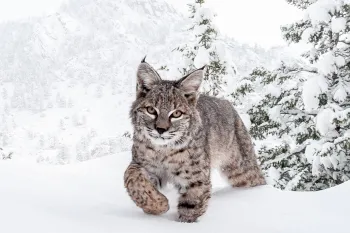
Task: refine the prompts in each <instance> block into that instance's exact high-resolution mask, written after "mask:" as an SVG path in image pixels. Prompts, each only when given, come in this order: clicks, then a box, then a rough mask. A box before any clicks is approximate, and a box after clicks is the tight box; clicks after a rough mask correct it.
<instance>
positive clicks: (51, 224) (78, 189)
mask: <svg viewBox="0 0 350 233" xmlns="http://www.w3.org/2000/svg"><path fill="white" fill-rule="evenodd" d="M129 161H130V153H128V152H124V153H120V154H115V155H113V156H105V157H103V158H98V159H94V160H90V161H87V162H84V163H74V164H69V165H65V166H52V165H45V164H38V163H35V162H31V160H28V159H22V160H7V161H2V162H1V163H0V193H1V198H0V206H1V208H0V219H1V224H0V231H1V232H6V233H22V232H36V233H47V232H50V233H80V232H84V233H90V232H94V233H97V232H104V233H108V232H123V233H127V232H135V233H136V232H169V233H170V232H179V231H181V232H208V233H209V232H220V233H221V232H222V233H225V232H239V233H256V232H259V233H295V232H298V233H309V232H317V233H329V232H336V233H347V232H348V231H349V228H348V219H349V218H350V213H349V209H350V202H349V201H348V199H349V195H350V183H349V182H348V183H345V184H343V185H340V186H337V187H335V188H331V189H328V190H325V191H320V192H314V193H309V192H308V193H300V192H285V191H280V190H277V189H274V188H272V187H270V186H261V187H256V188H251V189H233V188H230V187H225V186H224V185H223V183H222V180H220V179H219V178H218V176H216V174H214V175H215V176H214V188H213V196H212V199H211V201H210V204H209V209H208V212H207V213H206V215H204V216H203V217H202V218H201V219H200V221H199V222H198V223H193V224H186V223H179V222H176V198H177V195H176V193H174V191H172V189H170V187H169V189H168V190H166V191H165V192H164V193H165V194H166V195H167V196H168V197H170V203H171V209H170V210H169V212H168V213H166V214H164V215H162V216H150V215H146V214H144V213H143V212H142V210H140V209H139V208H137V207H136V206H135V204H134V203H133V202H132V201H131V200H130V199H129V197H128V195H127V194H126V191H125V189H124V187H123V173H124V169H125V168H126V166H127V165H128V163H129Z"/></svg>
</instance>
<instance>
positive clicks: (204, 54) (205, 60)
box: [194, 47, 209, 68]
mask: <svg viewBox="0 0 350 233" xmlns="http://www.w3.org/2000/svg"><path fill="white" fill-rule="evenodd" d="M208 64H209V52H208V50H207V49H205V48H204V47H199V49H198V51H197V55H196V57H195V59H194V65H195V67H197V68H200V67H203V66H205V65H208Z"/></svg>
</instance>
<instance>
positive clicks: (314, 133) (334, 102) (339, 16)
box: [234, 0, 350, 190]
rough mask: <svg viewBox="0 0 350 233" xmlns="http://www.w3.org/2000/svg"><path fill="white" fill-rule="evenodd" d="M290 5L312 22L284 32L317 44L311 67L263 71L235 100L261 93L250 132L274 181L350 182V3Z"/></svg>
mask: <svg viewBox="0 0 350 233" xmlns="http://www.w3.org/2000/svg"><path fill="white" fill-rule="evenodd" d="M287 1H288V2H289V3H291V4H293V5H295V6H297V7H299V8H301V9H304V10H305V12H306V17H304V18H303V19H302V20H300V21H298V22H295V23H293V24H291V25H287V26H284V27H282V32H283V36H284V38H285V40H286V41H288V42H289V43H299V42H300V41H301V40H305V41H306V42H308V43H309V44H310V45H312V46H311V47H312V48H310V50H308V51H307V52H306V53H304V54H303V55H302V56H303V57H305V58H307V59H308V60H309V62H310V64H309V65H302V66H286V65H284V64H282V65H281V67H280V68H278V69H276V70H274V71H268V70H266V69H263V68H257V69H255V70H254V71H253V72H252V74H251V76H250V77H248V78H246V79H245V80H243V82H242V85H241V86H240V87H239V88H237V90H236V92H235V93H234V96H236V97H237V96H240V95H248V96H249V95H252V94H251V93H254V92H258V93H259V94H260V95H261V99H260V100H258V101H257V102H255V104H253V107H252V108H250V109H249V110H248V113H249V115H250V120H251V128H250V132H251V134H252V136H253V137H254V138H255V139H257V140H258V141H257V144H260V145H259V147H260V149H259V155H260V156H259V160H260V162H261V164H262V167H263V169H264V170H265V172H267V173H268V176H269V178H270V180H271V183H273V184H274V185H275V186H276V187H279V188H281V189H287V190H321V189H325V188H328V187H332V186H334V185H337V184H340V183H342V182H344V181H346V180H349V178H350V78H349V75H350V70H349V69H350V34H349V31H350V5H349V4H348V3H347V1H345V0H338V1H325V0H318V1H306V0H287ZM309 66H312V67H313V68H309ZM255 94H256V93H255ZM259 140H261V141H259Z"/></svg>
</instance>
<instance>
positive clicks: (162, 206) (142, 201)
mask: <svg viewBox="0 0 350 233" xmlns="http://www.w3.org/2000/svg"><path fill="white" fill-rule="evenodd" d="M153 182H155V180H154V178H152V180H151V176H150V175H149V174H148V172H147V171H146V169H144V168H143V167H141V166H140V165H138V164H136V163H131V164H130V165H129V166H128V168H127V169H126V171H125V173H124V185H125V188H126V190H127V192H128V194H129V196H130V197H131V199H132V200H133V201H134V202H135V204H136V205H137V206H138V207H140V208H141V209H143V211H144V212H145V213H147V214H154V215H160V214H163V213H165V212H167V211H168V210H169V203H168V199H167V198H166V197H165V196H164V195H163V194H161V193H160V192H159V191H158V190H157V188H156V186H155V184H154V183H153Z"/></svg>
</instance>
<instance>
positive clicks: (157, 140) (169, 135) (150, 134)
mask: <svg viewBox="0 0 350 233" xmlns="http://www.w3.org/2000/svg"><path fill="white" fill-rule="evenodd" d="M145 135H146V137H147V138H148V139H149V140H151V142H152V143H154V144H156V145H166V144H169V143H171V142H173V141H174V139H175V138H176V136H177V135H176V134H175V132H171V131H170V132H165V133H163V134H159V133H158V132H157V131H155V130H153V129H150V128H146V132H145Z"/></svg>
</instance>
